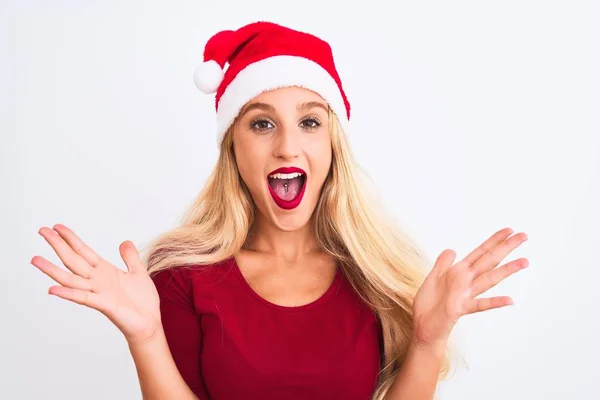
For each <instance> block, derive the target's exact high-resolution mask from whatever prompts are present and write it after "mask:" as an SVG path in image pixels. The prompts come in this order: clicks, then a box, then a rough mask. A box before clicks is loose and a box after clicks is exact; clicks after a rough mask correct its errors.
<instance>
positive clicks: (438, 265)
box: [429, 249, 456, 277]
mask: <svg viewBox="0 0 600 400" xmlns="http://www.w3.org/2000/svg"><path fill="white" fill-rule="evenodd" d="M455 259H456V252H455V251H454V250H452V249H446V250H444V251H442V253H441V254H440V255H439V256H438V258H437V259H436V260H435V264H434V265H433V268H432V269H431V272H430V273H429V274H430V275H431V276H435V277H438V276H440V275H441V274H442V273H443V272H444V271H445V270H447V269H448V267H450V266H451V265H452V264H453V263H454V260H455Z"/></svg>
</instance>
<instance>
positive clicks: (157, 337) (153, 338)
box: [127, 324, 166, 350]
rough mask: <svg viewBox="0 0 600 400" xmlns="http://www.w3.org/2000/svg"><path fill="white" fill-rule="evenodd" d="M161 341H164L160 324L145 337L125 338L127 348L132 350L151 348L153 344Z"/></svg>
mask: <svg viewBox="0 0 600 400" xmlns="http://www.w3.org/2000/svg"><path fill="white" fill-rule="evenodd" d="M163 340H166V337H165V331H164V330H163V326H162V324H160V325H157V326H156V327H155V328H154V329H153V330H152V331H151V332H150V333H148V334H146V335H143V336H140V337H132V338H127V344H128V345H129V348H130V349H132V350H133V349H141V348H146V347H152V346H153V345H154V344H156V343H161V342H162V341H163Z"/></svg>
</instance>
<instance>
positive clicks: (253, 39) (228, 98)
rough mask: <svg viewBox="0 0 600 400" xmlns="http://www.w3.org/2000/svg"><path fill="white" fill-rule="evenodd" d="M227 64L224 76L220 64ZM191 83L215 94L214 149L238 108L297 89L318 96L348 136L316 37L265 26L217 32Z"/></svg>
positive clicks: (325, 51)
mask: <svg viewBox="0 0 600 400" xmlns="http://www.w3.org/2000/svg"><path fill="white" fill-rule="evenodd" d="M226 63H227V64H229V67H228V68H227V70H226V71H223V69H224V67H225V64H226ZM194 82H195V84H196V86H197V87H198V89H200V90H201V91H202V92H204V93H206V94H210V93H215V92H216V97H215V108H216V111H217V146H220V144H221V141H222V140H223V137H224V135H225V132H227V129H229V127H230V126H231V124H232V123H233V121H234V120H235V118H236V117H237V115H238V113H239V112H240V110H241V109H242V107H243V106H244V105H245V104H246V103H247V102H248V101H250V100H252V99H253V98H255V97H257V96H258V95H260V94H261V93H262V92H265V91H268V90H272V89H277V88H281V87H289V86H300V87H303V88H306V89H310V90H312V91H314V92H316V93H318V94H319V95H320V96H321V97H322V98H323V99H324V100H325V101H326V102H327V103H328V104H329V106H330V107H331V109H332V110H333V111H334V112H335V114H336V116H337V117H338V119H339V120H340V124H341V125H342V128H343V129H344V131H345V132H347V127H348V120H349V118H350V103H349V102H348V99H347V98H346V95H345V93H344V90H343V89H342V83H341V81H340V77H339V76H338V73H337V71H336V68H335V63H334V61H333V54H332V51H331V47H330V46H329V44H328V43H327V42H325V41H323V40H322V39H319V38H318V37H316V36H313V35H311V34H308V33H304V32H299V31H296V30H293V29H290V28H286V27H284V26H281V25H278V24H274V23H270V22H255V23H252V24H248V25H246V26H244V27H242V28H240V29H238V30H236V31H227V30H226V31H221V32H218V33H217V34H215V35H214V36H213V37H211V38H210V39H209V40H208V42H207V43H206V47H205V49H204V63H202V64H200V65H199V66H198V67H197V68H196V70H195V71H194Z"/></svg>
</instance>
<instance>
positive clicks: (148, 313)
mask: <svg viewBox="0 0 600 400" xmlns="http://www.w3.org/2000/svg"><path fill="white" fill-rule="evenodd" d="M39 233H40V235H42V236H43V237H44V239H46V241H47V242H48V243H49V244H50V246H52V248H53V249H54V251H55V252H56V254H57V255H58V256H59V258H60V259H61V261H62V262H63V264H64V265H65V267H66V268H68V269H69V271H71V272H68V271H66V270H64V269H62V268H59V267H57V266H56V265H54V264H53V263H51V262H50V261H48V260H46V259H45V258H43V257H41V256H35V257H33V258H32V260H31V264H33V265H35V266H36V267H38V268H39V269H40V270H41V271H42V272H44V273H45V274H46V275H48V276H49V277H50V278H52V279H54V280H55V281H56V282H58V283H59V284H60V285H61V286H52V287H50V289H49V290H48V293H50V294H53V295H56V296H58V297H61V298H63V299H66V300H70V301H72V302H75V303H78V304H81V305H84V306H87V307H90V308H93V309H96V310H98V311H100V312H101V313H103V314H104V315H106V316H107V317H108V318H109V319H110V320H111V321H112V322H113V323H114V324H115V325H116V326H117V328H119V330H120V331H121V332H122V333H123V334H124V335H125V337H126V339H127V340H128V342H130V343H134V342H135V343H137V342H143V341H145V340H147V339H149V338H151V337H152V336H153V335H154V334H155V333H156V332H157V331H158V330H159V328H160V326H161V324H160V321H161V320H160V307H159V304H160V300H159V297H158V292H157V290H156V287H155V286H154V283H153V282H152V279H151V278H150V276H149V275H148V272H147V271H146V268H145V267H144V265H143V263H142V261H141V259H140V257H139V254H138V252H137V250H136V248H135V246H134V245H133V243H132V242H131V241H125V242H123V243H121V245H120V246H119V252H120V254H121V257H122V258H123V261H124V262H125V264H126V266H127V272H125V271H123V270H121V269H119V268H117V267H116V266H114V265H112V264H110V263H109V262H108V261H106V260H104V259H102V258H101V257H100V256H99V255H98V254H96V252H95V251H94V250H92V249H91V248H90V247H89V246H87V245H86V244H85V243H84V242H83V241H82V240H81V239H79V238H78V237H77V235H75V233H73V232H72V231H71V230H70V229H69V228H67V227H66V226H64V225H60V224H57V225H55V226H54V227H53V229H50V228H46V227H43V228H41V229H40V231H39Z"/></svg>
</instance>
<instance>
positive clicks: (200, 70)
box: [194, 60, 224, 94]
mask: <svg viewBox="0 0 600 400" xmlns="http://www.w3.org/2000/svg"><path fill="white" fill-rule="evenodd" d="M223 75H224V72H223V69H222V68H221V66H220V65H219V64H218V63H217V62H216V61H214V60H208V61H206V62H204V63H202V64H200V65H198V66H197V67H196V70H195V71H194V83H195V84H196V87H197V88H198V89H200V91H202V92H203V93H206V94H211V93H214V92H216V91H217V89H218V88H219V85H220V84H221V81H223Z"/></svg>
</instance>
